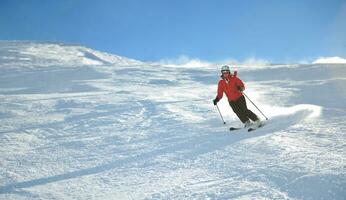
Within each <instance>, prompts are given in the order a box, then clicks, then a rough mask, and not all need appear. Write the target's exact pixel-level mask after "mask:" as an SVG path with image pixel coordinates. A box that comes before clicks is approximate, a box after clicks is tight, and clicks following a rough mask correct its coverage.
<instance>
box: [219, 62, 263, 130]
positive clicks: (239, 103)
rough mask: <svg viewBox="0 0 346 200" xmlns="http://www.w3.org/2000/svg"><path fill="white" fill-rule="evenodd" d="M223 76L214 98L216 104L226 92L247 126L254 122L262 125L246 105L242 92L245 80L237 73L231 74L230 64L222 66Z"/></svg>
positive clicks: (234, 108)
mask: <svg viewBox="0 0 346 200" xmlns="http://www.w3.org/2000/svg"><path fill="white" fill-rule="evenodd" d="M221 78H222V79H221V80H220V81H219V84H218V88H217V96H216V98H215V99H214V100H213V103H214V105H216V104H217V103H218V102H219V101H220V99H221V98H222V97H223V93H225V94H226V96H227V98H228V102H229V105H230V106H231V108H232V110H233V112H234V113H235V114H236V115H237V116H238V118H239V119H240V121H241V122H243V124H244V127H245V128H247V127H250V126H252V125H253V124H255V125H256V126H260V125H261V121H260V119H259V118H258V117H257V115H256V114H255V113H253V112H252V111H251V110H249V109H248V108H247V106H246V100H245V97H244V95H243V93H242V92H243V91H244V90H245V86H244V83H243V81H241V80H240V79H239V78H238V77H237V76H236V75H235V74H231V71H230V69H229V66H227V65H225V66H222V67H221ZM250 120H252V121H253V122H254V123H252V122H251V121H250Z"/></svg>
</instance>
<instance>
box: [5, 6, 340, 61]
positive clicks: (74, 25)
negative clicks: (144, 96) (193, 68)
mask: <svg viewBox="0 0 346 200" xmlns="http://www.w3.org/2000/svg"><path fill="white" fill-rule="evenodd" d="M0 40H38V41H59V42H66V43H74V44H81V45H84V46H87V47H90V48H93V49H97V50H101V51H105V52H109V53H113V54H117V55H121V56H126V57H130V58H134V59H138V60H142V61H156V60H161V59H174V58H177V57H179V56H181V55H184V56H189V57H191V58H199V59H201V60H206V61H219V60H226V59H231V58H232V59H236V60H240V61H242V60H246V59H247V58H260V59H265V60H270V61H272V62H294V61H301V60H306V59H315V58H318V57H321V56H340V57H346V0H261V1H259V0H258V1H256V0H252V1H250V0H244V1H242V0H237V1H236V0H99V1H95V0H90V1H88V0H20V1H19V0H0Z"/></svg>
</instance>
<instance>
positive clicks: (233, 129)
mask: <svg viewBox="0 0 346 200" xmlns="http://www.w3.org/2000/svg"><path fill="white" fill-rule="evenodd" d="M240 129H242V128H240V127H230V128H229V130H230V131H236V130H240Z"/></svg>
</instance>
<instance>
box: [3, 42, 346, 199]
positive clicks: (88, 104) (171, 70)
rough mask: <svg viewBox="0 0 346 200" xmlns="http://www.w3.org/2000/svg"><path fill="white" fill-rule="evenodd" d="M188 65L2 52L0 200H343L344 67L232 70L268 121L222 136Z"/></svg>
mask: <svg viewBox="0 0 346 200" xmlns="http://www.w3.org/2000/svg"><path fill="white" fill-rule="evenodd" d="M191 64H193V63H190V65H191ZM195 64H196V66H193V67H191V66H190V65H189V66H179V67H178V66H174V65H162V64H153V63H144V62H139V61H135V60H132V59H128V58H123V57H120V56H115V55H110V54H106V53H102V52H99V51H94V50H91V49H88V48H85V47H81V46H76V45H66V44H59V43H39V42H19V41H17V42H15V41H13V42H9V41H1V42H0V77H1V79H0V102H1V103H0V199H345V197H346V144H345V141H346V133H345V131H346V122H345V121H346V102H345V100H346V65H342V64H341V65H340V64H338V65H333V64H328V65H326V64H322V65H319V64H308V65H270V64H268V65H261V66H258V67H257V66H256V65H252V66H246V65H239V66H237V67H236V68H237V69H238V75H239V77H240V78H241V79H242V80H244V82H245V83H246V86H247V89H246V90H245V92H246V94H247V95H248V96H249V97H250V98H251V100H252V101H254V102H255V103H256V104H257V106H258V107H259V108H260V109H261V110H262V111H263V112H264V113H265V114H266V115H267V116H268V117H269V118H270V120H269V122H267V124H266V126H264V127H263V128H261V129H259V130H257V131H254V132H251V133H248V132H247V131H246V130H240V131H235V132H232V133H231V132H229V131H228V127H229V126H241V123H240V122H239V120H238V119H237V118H236V117H235V115H234V114H233V113H232V111H231V110H230V108H229V106H228V105H227V101H226V100H225V99H222V100H221V102H220V103H219V106H220V109H221V112H222V113H223V115H224V118H225V120H226V121H227V124H226V125H223V124H222V122H221V119H220V117H219V114H218V113H217V110H216V108H215V107H214V106H213V105H212V101H211V100H212V99H213V98H214V97H215V95H216V87H217V81H218V79H219V66H217V65H213V64H209V65H203V66H199V65H198V62H195ZM248 106H249V108H250V109H251V110H253V111H254V112H256V113H257V114H258V115H259V116H261V115H260V113H259V112H258V111H257V110H256V108H254V107H253V106H252V105H251V103H250V102H249V101H248ZM261 117H262V116H261ZM262 119H263V117H262Z"/></svg>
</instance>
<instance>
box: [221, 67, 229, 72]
mask: <svg viewBox="0 0 346 200" xmlns="http://www.w3.org/2000/svg"><path fill="white" fill-rule="evenodd" d="M224 71H228V72H230V70H229V66H228V65H224V66H222V67H221V73H222V72H224Z"/></svg>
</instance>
